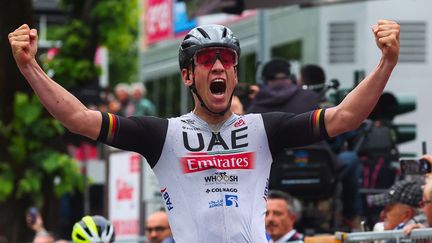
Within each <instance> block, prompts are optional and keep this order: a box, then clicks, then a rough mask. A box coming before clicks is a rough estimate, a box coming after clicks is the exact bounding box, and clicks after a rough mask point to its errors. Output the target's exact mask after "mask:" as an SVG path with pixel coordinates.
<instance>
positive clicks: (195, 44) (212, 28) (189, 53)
mask: <svg viewBox="0 0 432 243" xmlns="http://www.w3.org/2000/svg"><path fill="white" fill-rule="evenodd" d="M206 47H227V48H231V49H233V50H235V51H236V53H237V57H240V43H239V41H238V40H237V38H236V37H234V34H233V32H232V31H231V30H230V29H228V28H227V27H225V26H222V25H217V24H210V25H202V26H198V27H196V28H194V29H192V30H191V31H189V33H188V34H187V35H186V36H185V37H184V39H183V41H182V43H181V44H180V48H179V66H180V70H182V69H183V68H188V67H189V65H190V62H191V60H192V58H193V56H194V55H195V52H196V51H198V50H200V49H202V48H206Z"/></svg>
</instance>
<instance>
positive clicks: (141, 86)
mask: <svg viewBox="0 0 432 243" xmlns="http://www.w3.org/2000/svg"><path fill="white" fill-rule="evenodd" d="M135 90H139V91H140V92H141V94H142V95H143V96H146V95H147V89H146V87H145V85H144V84H143V83H142V82H137V83H134V84H132V85H131V92H133V91H135Z"/></svg>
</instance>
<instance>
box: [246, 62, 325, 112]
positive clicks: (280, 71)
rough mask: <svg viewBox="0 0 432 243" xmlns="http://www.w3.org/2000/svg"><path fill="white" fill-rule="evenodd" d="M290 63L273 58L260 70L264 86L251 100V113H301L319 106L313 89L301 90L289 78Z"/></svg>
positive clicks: (317, 97) (249, 110)
mask: <svg viewBox="0 0 432 243" xmlns="http://www.w3.org/2000/svg"><path fill="white" fill-rule="evenodd" d="M290 68H291V65H290V63H289V62H288V61H287V60H284V59H279V58H275V59H273V60H271V61H269V62H267V63H266V64H265V65H264V67H263V70H262V73H261V75H262V79H263V81H264V87H263V88H262V89H260V91H259V92H258V93H257V95H256V96H255V99H254V100H252V104H251V106H250V107H249V109H248V112H249V113H251V112H253V113H263V112H269V111H285V112H291V113H295V114H298V113H303V112H306V111H311V110H315V109H317V108H319V104H320V97H319V96H318V94H316V93H315V92H314V91H311V90H303V89H301V88H300V87H299V86H297V85H296V84H294V83H293V81H292V80H291V70H290Z"/></svg>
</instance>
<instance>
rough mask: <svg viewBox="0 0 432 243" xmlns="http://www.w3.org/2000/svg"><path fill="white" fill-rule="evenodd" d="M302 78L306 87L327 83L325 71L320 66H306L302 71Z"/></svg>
mask: <svg viewBox="0 0 432 243" xmlns="http://www.w3.org/2000/svg"><path fill="white" fill-rule="evenodd" d="M300 74H301V76H302V82H303V84H306V85H313V84H322V83H324V82H325V79H326V77H325V73H324V70H323V69H322V68H321V67H320V66H318V65H313V64H309V65H305V66H304V67H302V69H301V70H300Z"/></svg>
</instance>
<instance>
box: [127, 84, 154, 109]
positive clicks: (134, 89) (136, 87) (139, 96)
mask: <svg viewBox="0 0 432 243" xmlns="http://www.w3.org/2000/svg"><path fill="white" fill-rule="evenodd" d="M131 95H132V102H133V104H134V113H133V115H134V116H155V115H156V108H155V106H154V105H153V103H152V102H151V101H150V100H149V99H147V89H146V87H145V86H144V84H143V83H141V82H138V83H135V84H133V85H132V86H131Z"/></svg>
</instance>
